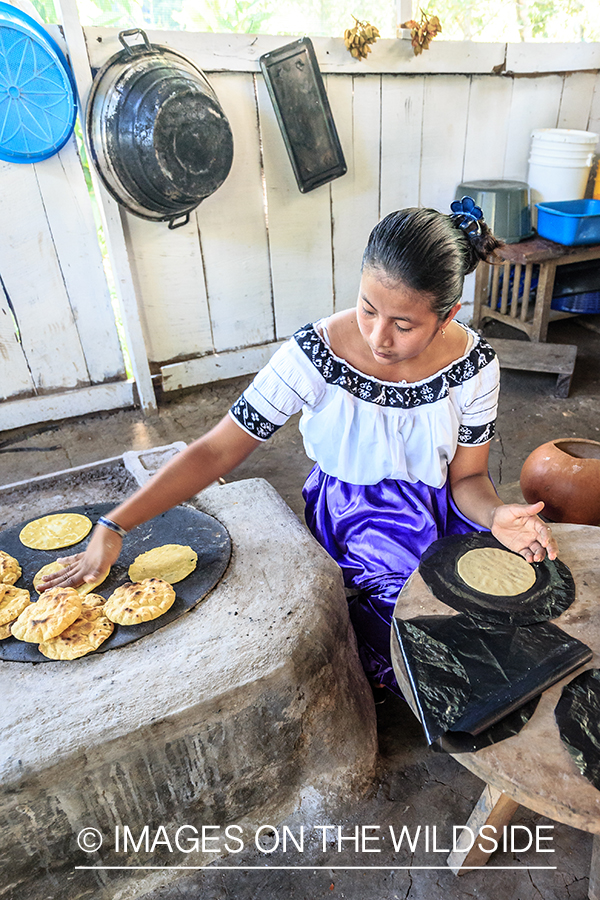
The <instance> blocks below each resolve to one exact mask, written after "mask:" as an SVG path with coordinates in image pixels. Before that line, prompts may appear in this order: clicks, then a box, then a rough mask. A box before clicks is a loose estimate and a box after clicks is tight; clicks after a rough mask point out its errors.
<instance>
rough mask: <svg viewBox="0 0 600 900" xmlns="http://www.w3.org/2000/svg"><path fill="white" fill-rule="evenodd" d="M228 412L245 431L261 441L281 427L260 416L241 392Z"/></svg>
mask: <svg viewBox="0 0 600 900" xmlns="http://www.w3.org/2000/svg"><path fill="white" fill-rule="evenodd" d="M230 412H231V414H232V416H233V417H234V419H237V421H238V422H239V423H240V425H242V426H243V427H244V428H245V429H246V431H249V432H250V434H251V435H252V436H253V437H256V438H258V439H259V440H261V441H266V440H267V439H268V438H270V437H271V435H272V434H275V432H276V431H277V429H278V428H280V427H281V426H280V425H274V424H273V423H272V422H269V420H268V419H265V417H264V416H261V414H260V413H259V412H258V411H257V410H256V409H254V407H253V406H252V405H251V404H250V403H248V401H247V400H246V398H245V397H244V395H243V394H242V396H241V397H239V399H238V400H236V401H235V403H234V404H233V406H232V407H231V410H230Z"/></svg>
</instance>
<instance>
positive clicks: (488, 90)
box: [461, 75, 513, 181]
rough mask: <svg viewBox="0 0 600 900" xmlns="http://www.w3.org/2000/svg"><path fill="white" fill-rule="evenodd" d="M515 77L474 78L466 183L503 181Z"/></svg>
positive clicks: (465, 166)
mask: <svg viewBox="0 0 600 900" xmlns="http://www.w3.org/2000/svg"><path fill="white" fill-rule="evenodd" d="M512 90H513V79H512V78H493V77H492V78H490V77H489V76H483V75H474V76H473V77H472V78H471V90H470V93H469V110H468V118H467V136H466V141H465V154H464V164H463V174H462V179H461V180H462V181H475V180H479V179H484V178H486V179H487V178H502V177H503V176H504V160H505V156H506V140H507V134H506V121H507V118H508V113H509V110H510V104H511V99H512Z"/></svg>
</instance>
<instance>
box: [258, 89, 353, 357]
mask: <svg viewBox="0 0 600 900" xmlns="http://www.w3.org/2000/svg"><path fill="white" fill-rule="evenodd" d="M257 89H258V108H259V118H260V129H261V137H262V146H263V161H264V172H265V184H266V197H267V206H268V215H269V248H270V256H271V272H272V279H273V297H274V304H275V324H276V335H275V336H276V337H277V338H278V339H279V338H284V337H288V336H289V335H291V334H293V333H294V332H295V331H296V330H297V329H298V328H300V327H301V326H302V325H305V324H306V323H307V322H312V321H314V320H315V319H318V318H320V317H321V316H327V315H330V314H331V313H332V312H333V259H332V241H331V210H330V185H329V184H325V185H321V187H318V188H315V189H314V190H312V191H310V192H309V193H307V194H303V193H301V192H300V190H299V189H298V186H297V183H296V179H295V177H294V173H293V170H292V166H291V164H290V161H289V158H288V155H287V151H286V149H285V145H284V142H283V138H282V136H281V132H280V130H279V126H278V124H277V121H276V119H275V112H274V110H273V105H272V103H271V100H270V98H269V96H268V93H267V88H266V85H265V83H264V79H263V78H262V76H258V78H257ZM342 177H344V176H342Z"/></svg>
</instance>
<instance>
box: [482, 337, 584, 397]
mask: <svg viewBox="0 0 600 900" xmlns="http://www.w3.org/2000/svg"><path fill="white" fill-rule="evenodd" d="M486 340H487V342H488V344H491V345H492V347H493V348H494V350H495V351H496V353H497V355H498V360H499V362H500V367H501V368H503V369H519V370H521V371H525V372H549V373H551V374H556V375H557V376H558V378H557V380H556V388H555V395H556V396H557V397H568V396H569V389H570V387H571V378H572V376H573V370H574V368H575V359H576V357H577V347H576V346H575V344H533V343H531V342H530V341H511V340H506V339H505V338H486Z"/></svg>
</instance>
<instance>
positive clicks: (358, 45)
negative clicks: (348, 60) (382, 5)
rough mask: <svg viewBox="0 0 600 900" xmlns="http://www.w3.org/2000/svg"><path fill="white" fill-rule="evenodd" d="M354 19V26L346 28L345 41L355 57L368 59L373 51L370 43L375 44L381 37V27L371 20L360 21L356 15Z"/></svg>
mask: <svg viewBox="0 0 600 900" xmlns="http://www.w3.org/2000/svg"><path fill="white" fill-rule="evenodd" d="M352 18H353V19H354V23H355V24H354V28H346V30H345V32H344V43H345V44H346V47H347V49H348V50H349V51H350V53H351V54H352V56H353V57H354V58H355V59H366V58H367V55H368V54H369V53H370V52H371V47H370V46H369V45H370V44H374V43H375V41H376V40H377V38H378V37H380V34H379V29H378V28H375V26H374V25H370V24H369V22H359V20H358V19H357V18H356V16H352Z"/></svg>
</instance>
